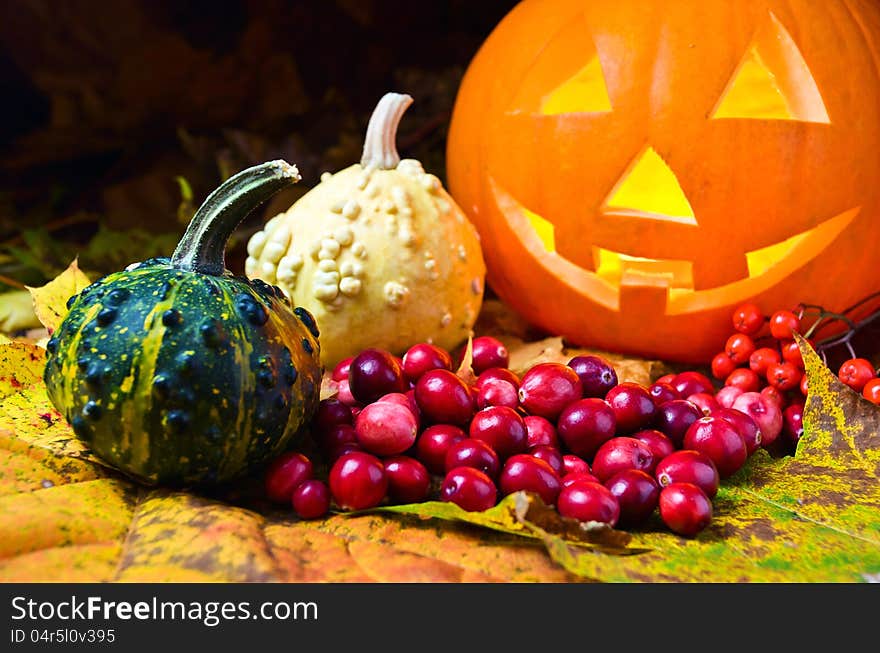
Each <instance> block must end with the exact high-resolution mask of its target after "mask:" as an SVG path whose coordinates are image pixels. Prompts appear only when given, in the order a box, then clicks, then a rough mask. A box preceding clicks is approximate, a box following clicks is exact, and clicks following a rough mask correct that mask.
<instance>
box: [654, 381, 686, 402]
mask: <svg viewBox="0 0 880 653" xmlns="http://www.w3.org/2000/svg"><path fill="white" fill-rule="evenodd" d="M648 394H649V395H651V399H653V400H654V405H655V406H657V407H658V408H659V407H660V406H662V405H663V404H665V403H666V402H667V401H672V400H673V399H680V398H681V397H680V396H679V394H678V391H677V390H676V389H675V388H673V387H672V386H671V385H669V384H668V383H660V382H659V381H655V382H654V383H652V384H651V385H649V386H648Z"/></svg>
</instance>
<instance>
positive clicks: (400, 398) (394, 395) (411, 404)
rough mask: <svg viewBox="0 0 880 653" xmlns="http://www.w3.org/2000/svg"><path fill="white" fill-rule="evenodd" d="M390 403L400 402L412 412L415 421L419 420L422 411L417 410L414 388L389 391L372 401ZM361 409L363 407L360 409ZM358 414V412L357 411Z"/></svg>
mask: <svg viewBox="0 0 880 653" xmlns="http://www.w3.org/2000/svg"><path fill="white" fill-rule="evenodd" d="M383 402H385V403H392V404H400V405H401V406H403V407H404V408H406V409H407V410H408V411H409V412H411V413H412V414H413V417H415V418H416V422H418V421H419V418H420V417H421V415H422V411H421V410H419V404H418V403H417V402H416V395H415V391H414V390H407V391H406V393H403V392H389V393H388V394H387V395H382V396H381V397H379V398H378V399H377V400H376V401H375V402H373V403H383ZM362 410H363V409H362ZM359 414H360V413H359Z"/></svg>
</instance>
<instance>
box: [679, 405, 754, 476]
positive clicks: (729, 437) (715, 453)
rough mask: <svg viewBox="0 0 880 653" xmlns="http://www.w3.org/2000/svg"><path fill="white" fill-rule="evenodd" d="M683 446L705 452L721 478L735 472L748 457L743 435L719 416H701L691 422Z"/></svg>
mask: <svg viewBox="0 0 880 653" xmlns="http://www.w3.org/2000/svg"><path fill="white" fill-rule="evenodd" d="M684 448H685V449H693V450H694V451H700V452H702V453H704V454H706V455H707V456H708V457H709V458H710V459H711V460H712V462H713V463H715V467H717V468H718V474H719V475H720V476H721V478H727V477H728V476H730V475H732V474H734V473H735V472H737V471H738V470H739V469H740V468H741V467H742V466H743V465H744V464H745V462H746V458H748V449H746V442H745V440H744V439H743V437H742V436H741V435H740V434H739V432H738V431H737V430H736V429H735V428H734V427H733V426H732V425H731V424H730V422H727V421H726V420H723V419H721V418H720V417H711V416H710V417H703V418H701V419H698V420H697V421H696V422H694V423H693V424H691V426H690V428H689V429H688V430H687V433H685V436H684Z"/></svg>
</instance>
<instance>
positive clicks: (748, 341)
mask: <svg viewBox="0 0 880 653" xmlns="http://www.w3.org/2000/svg"><path fill="white" fill-rule="evenodd" d="M724 351H725V353H726V354H727V356H728V357H729V358H730V360H732V361H733V362H734V364H736V365H745V364H746V363H748V362H749V357H750V356H751V355H752V354H753V353H754V352H755V341H754V340H752V337H751V336H747V335H746V334H744V333H734V334H733V335H732V336H730V337H729V338H728V339H727V342H726V343H725V345H724Z"/></svg>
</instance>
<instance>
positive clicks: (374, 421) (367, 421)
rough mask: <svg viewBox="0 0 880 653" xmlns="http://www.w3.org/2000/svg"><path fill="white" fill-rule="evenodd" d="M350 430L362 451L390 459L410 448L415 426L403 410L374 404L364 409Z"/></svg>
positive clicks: (394, 406) (416, 428) (403, 407)
mask: <svg viewBox="0 0 880 653" xmlns="http://www.w3.org/2000/svg"><path fill="white" fill-rule="evenodd" d="M354 429H355V432H356V433H357V438H358V442H360V444H361V446H362V447H363V448H364V449H366V450H367V451H369V452H370V453H374V454H376V455H377V456H393V455H394V454H399V453H403V452H404V451H406V450H407V449H409V448H410V447H411V446H412V445H413V443H414V442H415V441H416V435H417V434H418V431H419V426H418V423H417V422H416V418H415V415H413V414H412V411H410V409H409V408H408V407H407V406H403V405H401V404H398V403H393V402H390V401H377V402H375V403H372V404H369V405H367V406H365V407H364V409H363V410H362V411H361V412H360V414H359V415H358V416H357V420H355V424H354Z"/></svg>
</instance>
